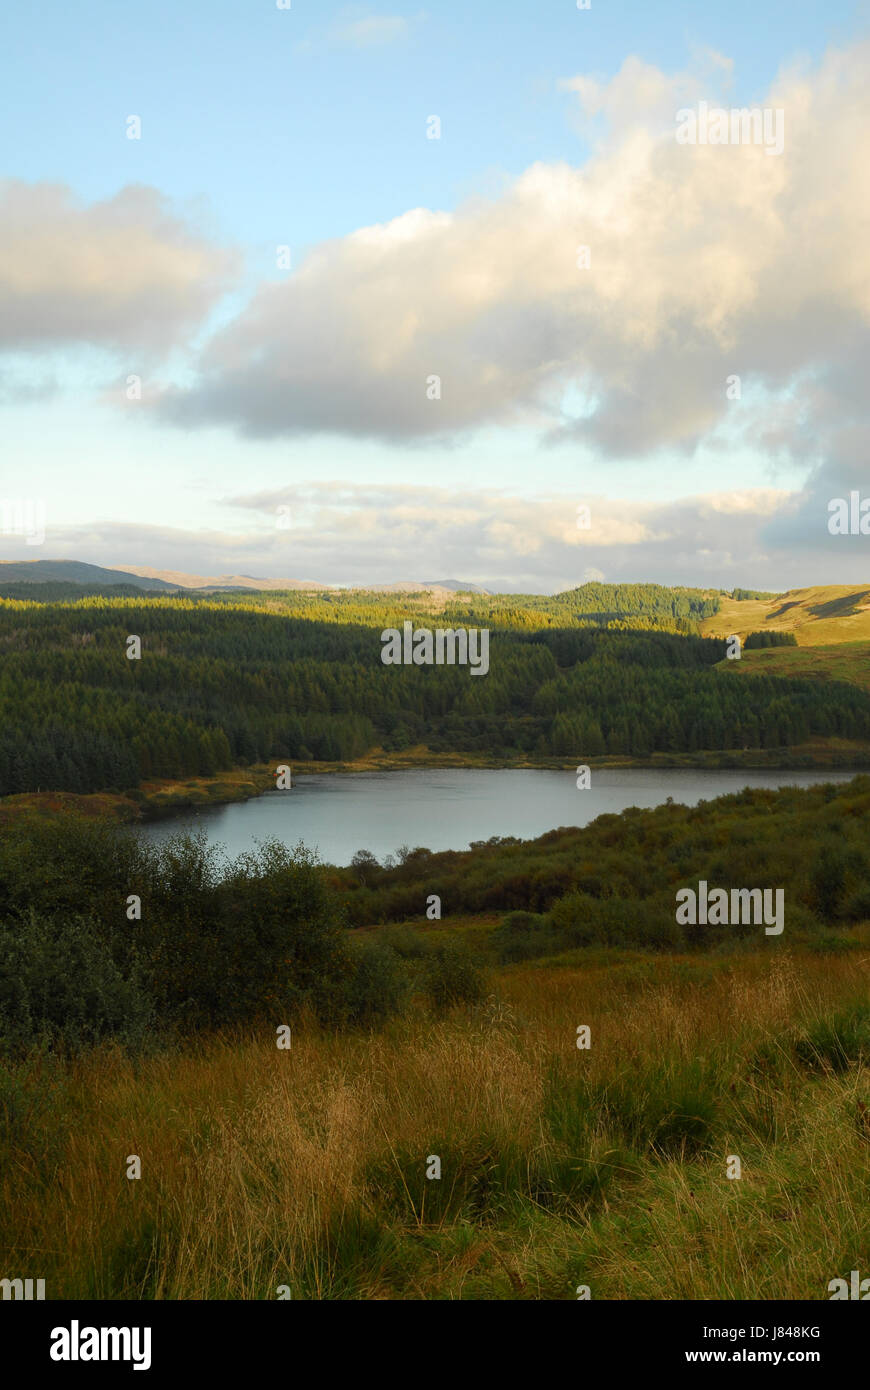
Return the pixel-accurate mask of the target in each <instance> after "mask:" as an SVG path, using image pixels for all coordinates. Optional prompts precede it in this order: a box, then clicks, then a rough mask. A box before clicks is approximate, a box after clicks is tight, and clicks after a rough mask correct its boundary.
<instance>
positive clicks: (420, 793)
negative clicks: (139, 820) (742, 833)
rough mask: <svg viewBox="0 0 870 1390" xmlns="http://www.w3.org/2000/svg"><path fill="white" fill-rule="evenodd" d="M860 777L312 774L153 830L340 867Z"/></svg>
mask: <svg viewBox="0 0 870 1390" xmlns="http://www.w3.org/2000/svg"><path fill="white" fill-rule="evenodd" d="M853 776H855V773H852V772H752V771H739V770H737V771H716V772H711V771H696V770H687V769H677V768H674V769H670V768H669V769H655V770H654V769H650V768H639V769H617V768H609V769H605V768H602V769H600V770H599V769H594V768H593V770H592V787H591V788H590V789H589V790H587V791H579V790H578V789H577V779H576V775H575V773H574V772H573V771H571V770H569V771H565V772H547V771H539V770H536V769H528V770H526V769H523V770H521V771H520V770H517V771H514V770H510V771H508V770H499V769H492V770H489V769H481V770H477V769H474V770H468V769H464V768H460V769H456V770H455V771H453V770H444V769H438V770H434V769H433V770H431V771H427V770H426V769H425V768H423V769H414V770H413V771H408V772H356V773H332V774H329V775H320V776H317V775H308V776H306V775H304V774H300V775H299V777H298V778H297V777H296V776H295V774H294V779H293V780H294V785H293V787H292V789H291V790H289V791H284V792H279V791H270V792H266V793H265V794H264V795H263V796H261V797H257V798H255V799H254V800H253V801H245V802H237V803H235V804H233V805H231V806H216V807H209V808H208V809H207V810H202V811H199V812H198V813H188V814H185V815H183V816H173V817H172V818H171V819H168V820H162V821H155V822H153V823H152V824H150V825H145V826H143V827H142V829H141V833H142V834H143V835H144V836H145V837H147V838H148V839H150V840H153V841H160V840H164V839H166V838H167V837H168V836H170V835H175V834H177V833H178V832H179V830H182V829H184V830H187V829H192V830H199V829H203V830H205V831H206V832H207V834H208V837H209V840H210V841H211V842H213V843H218V844H221V845H223V847H224V848H225V850H226V852H227V853H228V854H229V855H230V857H234V856H235V855H237V854H240V853H241V852H242V851H243V850H249V849H251V848H253V847H254V845H255V843H256V841H257V840H263V839H265V838H267V837H268V836H275V837H277V838H278V839H279V840H283V841H284V843H285V844H288V845H295V844H298V843H299V841H300V840H301V841H302V842H303V843H304V844H305V845H306V846H307V847H308V848H309V849H312V850H316V852H317V853H318V854H319V855H320V857H321V859H323V860H325V861H326V862H328V863H331V864H349V863H350V860H351V857H352V856H353V855H354V854H355V853H356V851H357V850H358V849H367V850H370V851H371V853H372V854H374V855H376V857H377V858H378V859H381V860H382V859H383V858H384V856H385V855H387V854H393V853H395V851H396V849H398V847H399V846H400V845H408V846H410V848H412V849H413V848H415V847H416V846H418V845H425V846H426V847H427V848H428V849H431V850H441V849H467V848H468V845H469V842H470V841H471V840H488V839H489V837H490V836H491V835H517V836H519V837H520V838H521V839H524V840H527V839H532V838H533V837H534V836H536V835H543V834H544V832H545V831H547V830H554V829H556V828H557V827H559V826H563V825H566V826H567V825H578V826H579V825H588V823H589V822H590V821H592V820H594V819H595V817H596V816H600V815H602V814H603V813H604V812H605V811H616V812H618V811H623V810H625V808H626V807H627V806H641V807H649V806H660V805H661V804H662V803H663V802H664V801H666V800H667V798H668V797H669V796H670V797H673V799H674V801H679V802H683V803H685V804H686V805H689V806H694V805H696V803H697V802H699V801H701V800H704V799H706V800H712V798H713V797H716V796H725V795H726V794H727V793H728V792H736V791H740V790H741V788H743V787H784V786H799V787H809V786H815V785H816V784H817V783H819V782H847V781H849V780H850V779H851V778H852V777H853Z"/></svg>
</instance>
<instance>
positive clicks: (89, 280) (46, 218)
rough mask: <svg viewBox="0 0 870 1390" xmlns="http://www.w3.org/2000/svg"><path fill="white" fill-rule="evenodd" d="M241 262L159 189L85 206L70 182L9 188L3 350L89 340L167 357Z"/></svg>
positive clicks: (0, 312)
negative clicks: (179, 213)
mask: <svg viewBox="0 0 870 1390" xmlns="http://www.w3.org/2000/svg"><path fill="white" fill-rule="evenodd" d="M235 265H236V258H235V256H234V255H233V254H232V253H231V252H229V251H226V250H223V249H221V248H219V247H217V246H215V245H213V244H212V243H210V242H209V241H208V240H207V239H206V238H204V237H203V236H201V235H200V234H198V233H197V232H196V231H195V230H194V229H193V228H192V227H190V226H189V225H187V224H186V223H185V222H184V221H182V220H181V219H179V218H177V217H174V216H173V215H172V213H171V212H170V210H169V206H168V204H167V202H166V200H165V199H163V198H162V197H161V196H160V194H159V193H157V192H156V190H154V189H152V188H145V187H142V186H130V187H127V188H124V189H122V190H121V191H120V192H119V193H117V194H116V195H115V196H114V197H113V198H108V199H106V200H105V201H103V202H96V203H91V204H88V205H83V204H81V203H79V202H77V201H76V199H75V198H74V197H73V194H72V192H71V191H70V189H69V188H67V187H66V186H65V185H63V184H54V183H35V184H33V183H24V182H22V181H21V180H17V179H9V180H6V181H4V182H2V183H0V351H3V350H5V351H21V350H30V351H32V350H34V349H43V348H46V347H48V348H52V347H57V346H63V345H65V344H70V343H87V344H92V345H96V346H100V347H109V348H128V347H131V346H135V347H136V348H137V349H143V350H147V351H149V352H160V351H165V350H167V349H168V348H170V347H172V346H173V345H174V344H176V343H178V342H181V341H185V340H187V339H188V338H189V335H190V333H191V332H192V331H193V330H194V329H195V328H197V327H198V326H199V324H200V323H201V321H202V320H203V318H204V317H205V315H206V314H207V313H208V311H209V310H210V309H211V308H212V306H213V305H214V304H215V303H216V301H217V300H218V298H219V297H220V296H221V295H222V294H223V292H224V291H225V289H226V288H227V285H228V282H229V278H230V275H231V273H232V271H233V270H234V268H235Z"/></svg>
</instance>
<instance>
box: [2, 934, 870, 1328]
mask: <svg viewBox="0 0 870 1390" xmlns="http://www.w3.org/2000/svg"><path fill="white" fill-rule="evenodd" d="M467 930H473V927H472V925H471V923H470V922H469V923H468V924H467ZM867 966H868V955H867V951H866V948H865V947H862V946H861V944H860V940H859V942H858V946H857V948H856V949H853V950H845V949H844V950H842V951H838V952H835V953H831V954H827V955H824V956H821V955H818V954H814V953H812V952H809V951H807V952H806V953H802V952H799V951H795V950H792V951H791V952H790V951H788V950H781V949H779V948H777V949H776V950H775V951H769V950H766V951H758V952H754V953H752V952H744V953H742V954H739V955H735V956H731V957H717V958H712V957H708V958H704V959H698V958H693V959H691V960H689V959H686V960H683V959H681V958H668V959H658V958H656V959H653V958H652V957H645V956H643V955H641V954H640V953H631V954H629V953H620V952H615V951H607V952H604V951H600V952H589V953H587V955H586V958H585V962H584V963H582V964H575V965H571V964H570V963H568V962H563V963H562V964H561V965H560V966H559V967H558V968H556V967H554V966H553V964H552V963H547V962H535V963H534V964H533V965H522V966H514V967H511V968H509V969H505V970H502V971H500V972H499V973H498V974H497V975H494V976H493V977H492V979H491V982H490V994H489V997H488V998H487V999H486V1000H485V1001H484V1002H483V1003H481V1004H478V1005H476V1006H474V1007H473V1008H469V1009H464V1010H456V1011H454V1012H453V1013H451V1014H450V1015H448V1016H447V1017H445V1018H441V1019H438V1018H435V1017H433V1016H431V1015H429V1014H428V1013H426V1011H425V1010H424V1009H423V1007H422V1005H421V1004H420V1003H419V1001H417V1002H416V1003H415V1004H414V1005H413V1007H412V1009H411V1011H410V1013H409V1014H407V1015H406V1016H405V1017H402V1018H400V1019H397V1020H395V1021H394V1022H393V1023H391V1024H390V1025H389V1026H388V1028H387V1029H386V1030H385V1031H384V1032H381V1033H377V1034H373V1035H371V1034H367V1033H348V1034H329V1033H325V1032H321V1031H319V1030H318V1029H317V1028H316V1027H315V1026H313V1025H312V1024H306V1025H305V1026H302V1027H300V1028H299V1029H298V1030H297V1031H296V1032H295V1033H294V1037H293V1046H292V1049H291V1050H290V1051H287V1052H279V1051H278V1050H277V1048H276V1047H275V1045H274V1026H273V1024H272V1022H271V1021H270V1023H269V1024H267V1025H265V1024H264V1026H263V1028H262V1029H261V1030H258V1031H257V1032H255V1033H253V1034H250V1035H246V1036H229V1035H227V1036H215V1037H210V1038H205V1039H203V1040H202V1041H201V1042H200V1043H199V1044H197V1045H196V1046H192V1047H189V1048H187V1049H186V1050H184V1051H182V1052H176V1053H172V1054H163V1055H161V1054H155V1055H151V1056H146V1057H142V1058H139V1059H138V1060H133V1059H130V1058H127V1057H125V1056H124V1055H123V1054H121V1053H119V1052H118V1051H114V1050H105V1051H102V1052H100V1053H97V1054H95V1055H93V1056H91V1057H90V1058H88V1059H82V1060H80V1061H78V1062H76V1063H68V1064H65V1063H61V1062H58V1061H56V1060H54V1061H53V1060H52V1059H50V1058H42V1059H32V1060H31V1061H30V1062H28V1063H26V1064H24V1063H23V1064H21V1065H20V1066H18V1067H16V1068H13V1069H12V1071H11V1072H8V1073H6V1074H5V1075H4V1079H3V1080H2V1083H0V1245H2V1247H3V1248H4V1250H5V1251H6V1252H7V1253H6V1256H5V1259H6V1263H7V1264H8V1265H10V1270H9V1271H7V1272H9V1273H11V1272H12V1270H11V1266H12V1265H14V1267H15V1270H14V1272H15V1273H16V1275H20V1276H21V1277H31V1276H32V1277H42V1278H45V1279H46V1280H47V1294H48V1296H49V1297H50V1298H63V1297H70V1298H81V1297H93V1298H99V1299H118V1298H131V1297H132V1298H172V1299H203V1298H232V1299H273V1298H275V1297H276V1296H277V1290H278V1287H279V1286H280V1285H286V1286H288V1287H289V1289H290V1290H291V1293H292V1297H293V1298H296V1299H300V1298H302V1299H367V1300H368V1299H375V1300H381V1299H410V1300H420V1299H436V1300H442V1299H443V1300H452V1299H469V1298H470V1299H487V1300H501V1299H506V1300H514V1299H519V1300H531V1299H556V1300H561V1299H573V1298H575V1297H576V1292H575V1291H576V1288H577V1286H578V1285H579V1284H588V1285H589V1286H590V1287H591V1291H592V1297H593V1298H606V1299H639V1298H642V1299H650V1298H651V1299H676V1298H693V1299H733V1298H749V1299H780V1298H782V1299H790V1298H809V1299H822V1298H827V1297H828V1294H827V1285H828V1282H829V1281H830V1280H831V1279H832V1278H834V1277H837V1276H840V1275H842V1274H843V1273H844V1272H846V1273H848V1271H849V1270H850V1269H855V1268H857V1269H861V1270H867V1269H868V1268H870V1231H868V1227H870V1223H868V1208H870V1201H868V1178H870V1132H868V1125H867V1113H868V1112H867V1110H866V1109H862V1107H866V1106H867V1104H868V1102H870V1083H868V1071H867V1066H868V1057H870V1038H868V1031H870V1025H868V1006H867V998H868V991H867ZM276 1021H280V1020H276ZM580 1024H588V1025H589V1026H590V1027H591V1030H592V1046H591V1048H590V1049H589V1050H588V1051H580V1050H578V1049H577V1047H576V1032H577V1027H578V1025H580ZM129 1154H138V1155H140V1157H141V1159H142V1177H141V1179H140V1180H138V1181H135V1180H133V1181H131V1180H128V1179H127V1177H126V1176H125V1167H126V1160H127V1156H128V1155H129ZM433 1155H437V1156H438V1157H439V1158H440V1160H441V1171H442V1176H441V1178H440V1180H429V1179H428V1178H427V1177H426V1168H427V1164H429V1162H430V1160H431V1157H432V1156H433ZM729 1155H738V1156H739V1157H740V1159H741V1162H742V1170H743V1176H742V1178H741V1179H740V1180H739V1181H731V1180H729V1179H728V1178H727V1177H726V1158H727V1157H728V1156H729Z"/></svg>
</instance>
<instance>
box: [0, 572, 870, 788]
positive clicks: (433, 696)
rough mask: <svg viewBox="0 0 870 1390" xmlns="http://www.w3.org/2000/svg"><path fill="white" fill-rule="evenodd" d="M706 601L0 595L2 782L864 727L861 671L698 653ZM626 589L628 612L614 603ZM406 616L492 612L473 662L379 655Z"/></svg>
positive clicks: (559, 751)
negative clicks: (845, 677) (484, 649)
mask: <svg viewBox="0 0 870 1390" xmlns="http://www.w3.org/2000/svg"><path fill="white" fill-rule="evenodd" d="M578 595H579V596H580V597H579V599H578ZM563 601H564V602H563ZM711 602H713V600H712V599H710V598H709V597H708V596H707V595H705V594H698V593H693V592H692V591H673V590H663V589H659V587H658V586H654V585H628V586H611V587H610V588H608V586H603V585H586V586H584V588H583V590H576V591H572V593H571V594H570V595H567V596H565V595H562V596H558V597H557V599H555V600H551V599H540V598H538V597H537V596H534V595H533V596H522V601H521V603H520V602H519V600H517V596H506V595H500V596H496V598H495V599H493V598H490V597H489V596H478V595H467V596H466V595H460V596H458V597H457V598H451V599H450V601H449V602H448V603H446V604H445V605H444V606H439V605H438V604H436V603H434V601H433V599H432V597H431V596H427V595H425V594H423V595H416V596H414V595H412V596H410V597H409V596H408V595H392V594H391V595H384V594H370V595H364V594H359V593H356V592H354V593H346V594H345V593H332V592H327V593H319V594H298V593H288V594H254V595H249V594H243V595H235V594H233V595H229V594H227V595H216V596H215V595H211V596H207V597H206V596H202V595H199V596H197V595H184V596H175V595H173V596H169V597H164V596H161V597H142V596H141V595H137V596H135V597H121V596H112V597H107V596H106V595H89V596H86V597H84V598H82V599H80V600H78V601H73V602H70V601H57V602H52V603H32V602H27V601H23V600H18V599H9V600H6V601H0V795H8V794H9V793H14V792H22V791H34V790H37V789H38V788H41V789H42V790H66V791H74V792H89V791H96V790H101V789H112V788H116V789H119V790H123V789H126V788H132V787H135V786H136V785H138V783H139V782H140V781H141V780H143V779H148V778H152V777H166V778H172V777H190V776H197V775H200V776H209V775H212V774H215V773H217V772H220V771H221V770H224V769H228V768H231V767H233V766H234V765H246V764H251V763H255V762H266V761H272V760H274V761H279V760H284V759H286V760H290V761H296V762H299V761H301V762H306V761H310V760H317V761H346V760H351V759H353V758H356V757H358V756H360V755H361V754H363V753H365V752H367V751H369V750H371V749H373V748H376V747H382V748H384V749H387V750H401V749H404V748H408V747H412V746H415V745H418V744H425V745H427V746H428V747H429V748H430V749H432V750H433V751H438V752H441V751H444V752H458V753H465V752H483V753H486V754H490V755H493V756H497V757H501V756H508V755H511V754H514V753H520V754H523V755H527V756H541V757H544V756H558V757H563V756H564V757H572V758H573V757H577V758H578V760H580V759H583V758H586V757H594V756H596V755H598V754H603V753H606V754H628V755H631V756H637V757H645V756H649V755H650V754H652V753H655V752H671V753H673V752H680V751H690V752H691V751H696V750H707V749H710V750H724V749H742V748H766V749H772V748H784V747H790V746H793V745H795V744H798V743H801V742H803V741H805V740H806V739H808V738H811V737H818V736H822V737H824V736H836V737H840V738H850V739H859V740H870V696H868V695H867V694H866V693H865V692H862V691H861V690H859V689H858V688H856V687H853V686H849V685H845V684H841V683H837V682H828V683H825V684H822V683H820V682H818V681H809V680H794V679H788V680H786V679H778V678H771V677H767V676H746V677H744V678H742V679H741V680H740V681H734V680H730V679H727V678H725V677H723V675H722V673H721V672H719V671H716V670H714V669H713V667H714V666H715V665H716V664H717V663H719V662H721V661H722V659H723V657H724V656H725V641H724V639H704V638H700V637H698V636H697V635H695V634H694V633H692V632H691V631H688V630H687V631H678V630H676V627H677V625H679V624H685V625H688V626H689V627H690V626H691V624H692V622H694V620H695V619H696V618H698V617H700V616H701V615H702V614H703V613H704V612H706V611H707V608H708V606H709V604H710V603H711ZM631 603H634V604H635V605H636V607H637V609H638V615H637V616H635V617H624V616H623V617H618V616H617V617H614V616H612V615H613V614H614V613H616V612H619V611H621V610H622V609H624V608H625V607H626V606H627V605H629V604H631ZM565 604H567V605H568V607H567V608H566V607H565ZM578 604H579V605H580V607H578V606H577V605H578ZM511 605H513V606H511ZM517 605H518V606H517ZM538 605H540V606H539V607H538ZM547 605H549V609H547ZM569 609H570V613H569V611H568V610H569ZM608 614H609V615H610V616H605V615H608ZM687 614H688V615H689V616H686V615H687ZM571 615H573V616H571ZM532 616H536V617H537V622H536V625H535V626H530V618H531V617H532ZM406 618H410V619H411V620H412V621H413V622H414V623H415V625H416V626H420V625H423V626H430V627H440V626H445V627H450V626H487V627H489V628H490V630H491V640H490V669H489V673H488V674H487V675H486V676H485V677H474V676H471V675H470V673H469V670H468V669H467V668H464V667H459V666H454V667H449V666H442V667H425V666H424V667H416V666H390V667H387V666H384V664H383V663H382V661H381V632H382V631H383V630H384V629H386V628H391V627H395V628H401V625H402V622H403V620H405V619H406ZM130 635H136V636H138V637H140V638H141V642H142V657H141V659H140V660H129V659H128V657H127V638H128V636H130Z"/></svg>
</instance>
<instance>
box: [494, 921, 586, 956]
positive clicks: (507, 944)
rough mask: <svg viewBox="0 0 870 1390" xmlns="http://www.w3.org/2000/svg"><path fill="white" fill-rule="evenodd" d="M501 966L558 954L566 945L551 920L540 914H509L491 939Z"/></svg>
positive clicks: (562, 936)
mask: <svg viewBox="0 0 870 1390" xmlns="http://www.w3.org/2000/svg"><path fill="white" fill-rule="evenodd" d="M490 940H491V942H492V945H493V948H494V949H495V951H496V953H497V957H498V960H499V963H500V964H501V965H515V964H516V963H517V962H519V961H524V960H537V959H539V958H540V957H541V956H552V955H556V954H557V953H558V952H559V951H562V950H564V949H565V946H566V944H567V942H566V938H565V934H564V932H561V931H558V930H557V929H556V928H555V927H554V926H553V923H552V921H551V920H550V918H549V917H547V916H546V914H544V913H538V912H509V913H508V915H507V917H505V919H504V921H503V922H501V923H500V924H499V925H498V926H497V927H496V928H495V930H494V931H493V933H492V936H491V937H490Z"/></svg>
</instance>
